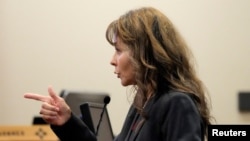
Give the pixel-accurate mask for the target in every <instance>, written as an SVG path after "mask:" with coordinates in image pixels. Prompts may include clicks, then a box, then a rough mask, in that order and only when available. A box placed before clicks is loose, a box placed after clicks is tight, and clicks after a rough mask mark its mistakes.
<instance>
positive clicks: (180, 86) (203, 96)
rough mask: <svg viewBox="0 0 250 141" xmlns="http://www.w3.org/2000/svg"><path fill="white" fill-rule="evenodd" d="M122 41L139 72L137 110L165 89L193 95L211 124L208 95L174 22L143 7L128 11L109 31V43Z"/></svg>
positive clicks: (203, 116) (149, 8) (155, 11)
mask: <svg viewBox="0 0 250 141" xmlns="http://www.w3.org/2000/svg"><path fill="white" fill-rule="evenodd" d="M116 37H119V38H120V39H121V40H122V41H123V42H124V43H125V44H127V45H128V47H129V50H130V52H131V60H132V65H134V67H135V70H136V85H135V86H134V88H135V90H136V95H135V98H134V102H133V104H134V106H135V107H136V108H137V109H138V111H141V110H142V109H143V106H144V104H145V103H146V101H147V100H148V99H149V98H150V97H152V96H154V95H155V94H161V93H159V91H160V90H162V89H166V87H167V88H168V89H169V90H176V91H181V92H184V93H191V94H194V95H195V97H196V98H197V99H196V105H197V107H198V110H199V112H200V114H201V116H202V119H203V121H204V122H205V123H206V124H207V125H208V124H211V120H210V118H211V117H210V108H209V102H208V95H207V93H208V92H207V90H206V88H205V86H204V85H203V83H202V81H201V80H200V79H199V78H198V76H197V74H196V72H195V69H194V57H193V55H192V52H191V51H190V49H189V48H188V46H187V44H186V43H185V42H184V40H183V39H182V37H181V36H180V34H179V33H178V31H177V30H176V29H175V27H174V25H173V24H172V23H171V21H170V20H169V19H168V18H167V17H166V16H165V15H164V14H163V13H162V12H160V11H159V10H157V9H155V8H152V7H143V8H139V9H134V10H131V11H128V12H127V13H125V14H124V15H122V16H121V17H120V18H119V19H117V20H115V21H113V22H112V23H111V24H110V25H109V26H108V28H107V31H106V39H107V41H108V42H109V43H110V44H111V45H115V42H114V39H115V38H116Z"/></svg>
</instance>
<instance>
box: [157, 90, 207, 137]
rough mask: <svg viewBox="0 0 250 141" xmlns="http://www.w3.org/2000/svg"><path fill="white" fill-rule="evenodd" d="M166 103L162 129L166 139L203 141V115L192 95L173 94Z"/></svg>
mask: <svg viewBox="0 0 250 141" xmlns="http://www.w3.org/2000/svg"><path fill="white" fill-rule="evenodd" d="M166 103H167V104H165V106H164V108H165V115H164V116H163V118H164V119H163V121H164V122H163V126H162V129H161V130H162V132H163V136H164V137H163V138H164V140H166V141H202V140H203V138H204V137H203V135H202V133H203V131H202V130H203V129H202V127H201V117H200V114H199V112H198V109H197V107H196V105H195V103H194V102H193V100H192V99H191V98H190V96H188V95H186V94H180V95H179V94H173V95H172V96H171V97H170V98H169V99H168V102H166Z"/></svg>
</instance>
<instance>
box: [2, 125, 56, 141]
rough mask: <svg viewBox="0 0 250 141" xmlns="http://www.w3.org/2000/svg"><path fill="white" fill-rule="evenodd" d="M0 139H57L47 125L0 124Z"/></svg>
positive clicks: (37, 140) (48, 140) (18, 140)
mask: <svg viewBox="0 0 250 141" xmlns="http://www.w3.org/2000/svg"><path fill="white" fill-rule="evenodd" d="M0 141H59V139H58V138H57V136H56V135H55V133H54V132H53V131H52V130H51V128H50V126H49V125H32V126H0Z"/></svg>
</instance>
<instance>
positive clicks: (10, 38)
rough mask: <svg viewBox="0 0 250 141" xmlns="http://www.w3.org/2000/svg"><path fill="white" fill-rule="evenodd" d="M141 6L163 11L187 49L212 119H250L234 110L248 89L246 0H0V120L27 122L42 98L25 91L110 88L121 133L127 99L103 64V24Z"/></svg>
mask: <svg viewBox="0 0 250 141" xmlns="http://www.w3.org/2000/svg"><path fill="white" fill-rule="evenodd" d="M141 6H153V7H155V8H158V9H160V10H161V11H162V12H164V13H165V14H166V15H167V16H168V17H169V18H170V20H171V21H172V22H173V23H174V24H175V26H176V28H177V29H178V30H179V31H180V33H181V34H182V36H183V37H184V39H185V40H186V42H187V43H188V45H189V46H190V48H191V49H192V50H193V53H194V55H195V57H196V62H197V72H198V73H199V76H200V77H201V79H202V80H203V82H204V83H205V85H206V86H207V88H208V90H209V93H210V96H211V100H212V114H213V116H214V117H215V118H216V121H217V123H220V124H249V123H250V114H249V113H250V112H240V111H239V109H238V93H239V92H242V91H244V92H249V91H250V62H249V58H250V56H249V55H250V27H249V25H250V14H249V13H250V1H248V0H239V1H236V0H219V1H218V0H210V1H199V0H188V1H187V0H174V1H173V0H136V1H135V0H120V1H117V0H105V1H100V0H91V1H87V0H71V1H65V0H53V1H51V0H1V1H0V65H1V68H0V95H1V101H0V115H1V116H0V125H31V123H32V120H33V117H34V116H36V115H39V110H40V106H41V103H40V102H37V101H32V100H27V99H24V98H23V94H24V93H26V92H34V93H39V94H43V95H47V94H48V93H47V87H48V86H49V85H52V86H53V88H54V90H55V91H56V92H57V93H58V94H59V93H60V92H61V91H62V90H63V89H70V90H77V91H91V92H105V93H109V94H110V96H111V102H110V104H109V105H108V110H109V114H110V119H111V123H112V126H113V130H114V133H115V134H117V133H119V132H120V129H121V127H122V124H123V121H124V119H125V116H126V114H127V110H128V108H129V105H130V104H131V102H132V97H131V95H130V94H129V89H128V88H125V87H123V86H121V84H120V80H119V79H117V77H116V75H114V73H113V72H114V68H113V67H112V66H111V65H110V64H109V62H110V60H111V57H112V55H113V52H114V49H113V47H111V46H110V45H109V44H108V43H107V42H106V40H105V30H106V27H107V26H108V24H109V23H110V22H111V21H113V20H115V19H117V18H118V17H119V16H120V15H122V14H124V13H125V12H126V11H128V10H130V9H133V8H138V7H141ZM249 102H250V101H249Z"/></svg>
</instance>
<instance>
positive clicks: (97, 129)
mask: <svg viewBox="0 0 250 141" xmlns="http://www.w3.org/2000/svg"><path fill="white" fill-rule="evenodd" d="M103 102H104V105H103V108H102V112H101V115H100V119H99V122H98V125H97V127H96V132H95V135H96V136H97V135H98V131H99V128H100V124H101V122H102V117H103V114H104V111H105V110H106V107H107V105H108V104H109V102H110V97H109V96H105V97H104V99H103Z"/></svg>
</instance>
